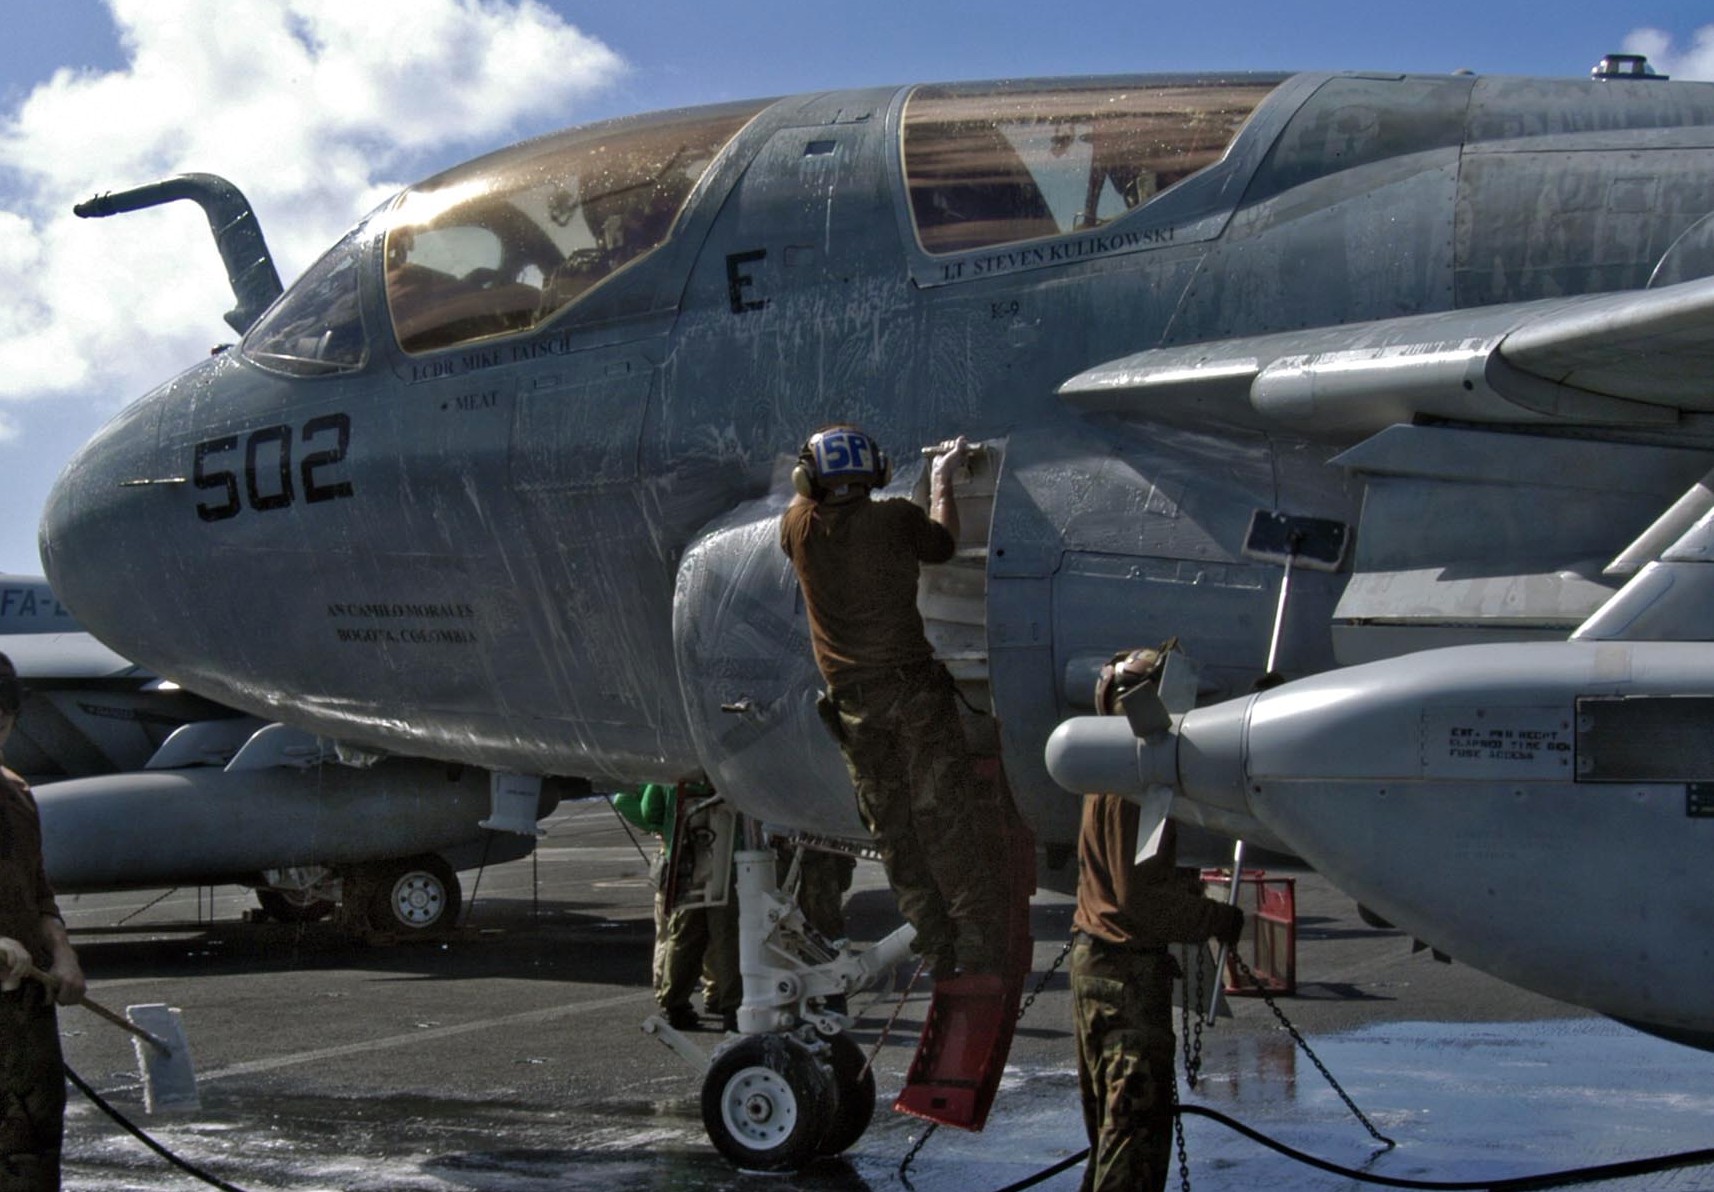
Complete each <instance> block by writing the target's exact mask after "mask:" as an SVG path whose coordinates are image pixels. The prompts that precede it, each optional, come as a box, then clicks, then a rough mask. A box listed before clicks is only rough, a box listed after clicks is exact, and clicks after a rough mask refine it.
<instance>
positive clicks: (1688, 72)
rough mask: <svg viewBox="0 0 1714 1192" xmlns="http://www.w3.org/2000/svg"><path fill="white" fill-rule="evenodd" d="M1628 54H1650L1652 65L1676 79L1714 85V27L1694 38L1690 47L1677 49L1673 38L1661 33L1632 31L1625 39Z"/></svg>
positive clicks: (1707, 28) (1700, 32)
mask: <svg viewBox="0 0 1714 1192" xmlns="http://www.w3.org/2000/svg"><path fill="white" fill-rule="evenodd" d="M1623 48H1624V51H1625V52H1626V53H1627V54H1647V55H1648V59H1649V65H1651V66H1653V67H1654V68H1655V69H1656V70H1658V71H1660V72H1661V73H1662V74H1665V75H1671V76H1672V77H1673V78H1675V79H1687V80H1697V79H1700V80H1703V81H1714V25H1704V26H1702V28H1700V29H1698V30H1697V31H1696V32H1695V33H1693V34H1692V35H1691V44H1690V46H1689V48H1687V49H1684V50H1679V49H1677V48H1676V47H1675V46H1674V45H1673V42H1672V34H1670V33H1667V32H1665V31H1664V30H1661V29H1652V28H1642V29H1633V30H1631V32H1630V33H1628V34H1626V35H1625V41H1624V47H1623Z"/></svg>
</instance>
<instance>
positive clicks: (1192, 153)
mask: <svg viewBox="0 0 1714 1192" xmlns="http://www.w3.org/2000/svg"><path fill="white" fill-rule="evenodd" d="M1279 82H1280V79H1279V78H1277V77H1275V78H1257V77H1253V76H1252V77H1245V78H1239V79H1220V78H1201V79H1197V78H1183V79H1179V78H1163V77H1153V78H1150V77H1146V76H1133V77H1126V78H1111V79H1083V80H1046V81H1030V82H1017V83H962V84H952V85H933V86H921V87H917V88H916V89H915V90H913V91H912V92H911V93H910V95H909V97H908V98H907V100H906V102H905V107H904V119H903V137H902V141H903V143H902V163H903V172H904V180H905V186H906V189H907V192H908V194H909V208H910V213H911V218H912V221H913V223H914V226H915V230H916V235H917V239H918V241H919V242H920V244H921V245H922V247H923V249H924V250H925V251H927V252H930V253H935V254H944V253H956V252H964V251H968V250H971V249H977V248H985V247H988V246H991V245H997V244H1008V243H1013V242H1016V241H1022V240H1033V239H1037V238H1040V237H1046V236H1059V235H1066V234H1069V233H1073V232H1080V231H1085V230H1088V229H1090V228H1095V227H1099V226H1101V225H1102V224H1105V223H1109V222H1111V221H1112V220H1115V219H1117V218H1119V217H1120V216H1122V215H1124V214H1126V213H1127V212H1129V211H1132V210H1134V209H1136V208H1138V207H1140V206H1142V205H1143V204H1145V203H1147V202H1148V201H1149V200H1150V199H1151V198H1153V197H1154V196H1155V195H1156V194H1158V193H1160V192H1161V191H1163V190H1165V189H1167V188H1168V187H1170V186H1172V185H1174V184H1175V183H1177V182H1179V181H1180V180H1182V179H1184V178H1186V177H1188V176H1190V175H1191V174H1194V173H1196V172H1197V171H1199V170H1201V169H1203V168H1205V167H1207V166H1209V165H1211V164H1213V163H1214V162H1216V161H1218V160H1219V159H1220V157H1221V156H1222V155H1223V154H1224V153H1225V152H1226V149H1227V146H1228V145H1230V144H1231V142H1232V139H1233V137H1234V136H1236V135H1237V132H1238V130H1239V128H1240V127H1241V126H1242V125H1243V124H1244V122H1245V121H1246V120H1247V119H1248V118H1249V116H1250V113H1251V112H1252V111H1253V110H1254V109H1255V108H1256V106H1257V105H1258V104H1260V103H1261V101H1262V100H1263V99H1264V98H1265V97H1266V96H1267V95H1268V93H1269V92H1270V91H1272V90H1273V89H1274V88H1275V87H1276V86H1277V85H1278V84H1279ZM772 102H773V101H772V100H752V101H748V102H743V103H730V104H723V105H718V106H712V107H702V108H690V109H683V110H680V111H675V112H661V113H656V114H654V115H649V116H641V117H631V118H627V119H623V120H614V121H607V122H605V123H601V124H592V125H587V126H584V127H580V128H573V129H569V130H567V131H565V132H562V133H557V134H555V135H553V136H548V137H542V138H539V139H537V140H534V141H529V142H526V143H524V144H522V145H516V146H513V147H512V148H509V149H503V150H501V151H499V152H498V153H492V154H489V155H488V156H486V157H482V158H479V159H477V160H476V161H472V162H469V163H467V164H465V165H462V166H458V167H455V168H453V169H451V170H448V171H446V172H445V173H443V174H439V175H437V176H435V177H433V178H430V179H429V180H428V181H426V182H424V183H422V184H420V185H418V186H415V187H412V188H411V189H409V190H407V191H405V192H404V193H403V194H401V195H399V196H398V197H397V198H396V199H394V200H393V201H392V202H390V203H389V204H387V205H385V206H383V207H382V208H381V209H380V210H378V211H376V212H375V213H374V214H373V215H371V216H370V217H369V218H368V219H366V220H364V222H363V223H362V224H360V225H359V226H358V227H357V228H356V229H355V230H353V231H352V232H351V233H350V234H349V235H347V236H346V237H345V239H343V240H341V241H340V242H339V244H337V245H335V246H334V248H333V249H332V250H331V251H329V252H328V253H327V254H326V255H325V256H324V257H322V259H321V260H320V261H318V262H316V264H315V265H313V266H311V267H310V269H309V270H308V271H307V272H305V274H304V275H303V277H302V278H300V279H299V280H298V282H297V283H296V284H295V285H294V286H293V287H292V288H291V289H290V290H289V291H287V293H286V294H285V295H284V296H283V297H282V298H281V299H280V300H279V301H278V302H276V303H275V304H274V306H273V307H272V308H271V309H270V310H269V311H268V312H267V313H266V314H265V315H264V316H263V317H262V318H261V319H260V320H259V321H258V322H257V324H256V326H255V327H254V328H253V329H252V330H251V332H250V334H249V336H248V337H246V340H245V343H244V353H245V355H246V356H247V357H248V358H249V359H251V360H252V361H254V362H255V363H257V364H260V365H262V366H263V367H265V368H270V369H273V370H275V371H279V372H287V373H292V374H295V375H299V376H319V375H325V374H329V373H340V372H348V371H351V370H353V369H357V368H361V367H362V366H363V365H364V363H365V362H366V361H367V359H368V355H367V353H368V338H367V337H366V336H365V334H364V329H363V323H362V319H361V317H360V314H359V302H358V275H359V273H360V271H361V270H360V268H359V266H360V265H361V264H362V262H363V261H364V260H366V259H367V257H366V254H367V252H368V251H369V247H370V246H371V245H373V244H374V242H375V239H376V238H377V236H379V237H380V238H381V240H382V256H383V259H384V262H385V269H384V277H385V293H386V309H387V313H388V315H389V316H390V318H391V321H392V325H393V330H394V332H395V334H396V335H397V338H398V342H399V344H400V346H401V347H402V348H404V350H405V351H407V352H412V353H416V352H430V351H435V350H438V349H442V348H448V347H452V346H454V345H457V344H463V343H467V342H469V341H472V340H478V339H483V338H486V337H489V336H494V335H503V334H512V333H516V332H520V331H527V330H529V329H530V328H532V327H535V326H537V325H539V324H541V323H543V322H545V321H546V320H548V319H550V318H551V317H553V316H554V315H555V314H556V313H558V312H559V311H561V310H563V309H564V308H565V307H567V306H568V305H570V304H571V303H573V302H575V301H576V300H577V299H579V298H580V297H582V296H583V295H584V294H586V293H588V292H589V291H590V290H592V289H593V288H594V287H596V286H598V285H600V284H601V283H602V282H604V281H605V280H606V279H608V278H611V277H613V276H615V275H616V274H618V273H620V272H621V271H622V270H624V269H626V268H627V267H628V266H630V265H631V264H632V263H633V262H635V261H637V260H638V259H640V258H642V257H645V256H647V255H648V254H649V253H650V252H652V251H653V250H655V249H656V248H658V247H660V246H661V245H662V244H663V243H665V242H666V240H667V238H668V236H669V235H670V234H671V232H672V230H673V227H674V225H675V223H676V221H677V219H678V217H679V213H680V212H681V211H682V210H683V209H684V206H685V204H686V202H687V200H688V199H689V198H690V196H691V193H692V192H693V191H694V190H695V189H696V186H697V183H698V182H699V181H700V180H701V179H702V177H703V175H704V174H705V173H706V172H707V170H708V168H709V167H710V166H711V165H712V164H713V163H714V161H715V159H716V158H718V157H719V155H720V153H721V151H722V150H723V149H725V148H726V146H727V145H728V144H729V143H730V142H731V140H732V138H733V137H735V136H736V135H737V134H738V132H739V131H740V130H741V129H742V128H743V127H744V126H745V125H746V124H748V123H749V122H750V120H751V119H753V118H754V117H755V116H756V114H757V113H758V112H760V111H762V109H764V108H765V107H767V106H768V105H769V104H770V103H772Z"/></svg>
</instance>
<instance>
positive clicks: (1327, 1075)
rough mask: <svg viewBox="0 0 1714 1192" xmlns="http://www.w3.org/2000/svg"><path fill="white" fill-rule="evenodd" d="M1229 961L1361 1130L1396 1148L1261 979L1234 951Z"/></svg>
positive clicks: (1394, 1143) (1389, 1147) (1388, 1146)
mask: <svg viewBox="0 0 1714 1192" xmlns="http://www.w3.org/2000/svg"><path fill="white" fill-rule="evenodd" d="M1231 959H1232V962H1233V963H1234V964H1236V965H1237V966H1238V973H1239V975H1240V976H1242V977H1243V978H1244V979H1245V980H1247V981H1248V982H1249V983H1250V984H1252V985H1254V986H1255V987H1256V992H1258V993H1260V994H1261V995H1262V1001H1264V1002H1265V1003H1267V1007H1268V1009H1270V1010H1272V1011H1273V1012H1274V1017H1275V1018H1277V1019H1279V1022H1280V1025H1281V1026H1283V1027H1284V1028H1285V1029H1286V1032H1287V1033H1288V1034H1290V1035H1291V1037H1292V1042H1294V1043H1296V1044H1297V1045H1298V1047H1299V1048H1301V1049H1302V1050H1303V1054H1305V1055H1307V1056H1308V1057H1309V1061H1310V1063H1312V1064H1314V1065H1315V1069H1316V1071H1318V1072H1320V1073H1321V1075H1322V1078H1323V1079H1325V1080H1326V1081H1327V1083H1328V1085H1329V1086H1331V1087H1332V1089H1333V1091H1334V1092H1336V1093H1338V1094H1339V1099H1340V1100H1341V1101H1343V1102H1345V1108H1347V1109H1349V1110H1350V1111H1351V1112H1352V1114H1354V1115H1355V1116H1356V1118H1357V1120H1358V1121H1359V1122H1362V1123H1363V1128H1364V1129H1365V1130H1367V1131H1368V1132H1369V1135H1370V1137H1372V1138H1373V1139H1374V1140H1375V1141H1376V1142H1379V1143H1383V1144H1385V1145H1386V1146H1387V1148H1388V1149H1391V1148H1393V1147H1395V1146H1397V1145H1398V1143H1396V1142H1394V1141H1393V1140H1392V1139H1390V1138H1388V1137H1387V1136H1386V1135H1385V1134H1382V1133H1381V1132H1380V1131H1379V1130H1377V1129H1375V1124H1374V1123H1373V1122H1371V1121H1370V1120H1369V1119H1368V1118H1367V1117H1366V1116H1365V1115H1364V1113H1363V1111H1362V1110H1361V1109H1358V1108H1357V1103H1356V1102H1355V1101H1353V1100H1351V1097H1350V1095H1349V1094H1348V1093H1346V1091H1345V1090H1344V1089H1343V1088H1341V1087H1340V1085H1339V1082H1338V1081H1337V1080H1335V1079H1333V1073H1331V1072H1329V1071H1328V1070H1327V1065H1326V1064H1324V1063H1322V1062H1321V1057H1320V1056H1318V1055H1316V1054H1315V1052H1314V1051H1313V1050H1311V1049H1310V1046H1309V1044H1308V1043H1307V1042H1305V1041H1304V1038H1303V1036H1302V1035H1301V1034H1299V1033H1298V1030H1297V1027H1295V1026H1293V1025H1292V1022H1291V1019H1289V1018H1287V1017H1286V1016H1285V1011H1284V1010H1281V1009H1280V1008H1279V1006H1278V1004H1276V1003H1275V1001H1274V999H1273V995H1272V994H1270V993H1269V992H1268V988H1267V986H1265V985H1263V984H1262V980H1261V978H1260V977H1258V976H1256V974H1255V973H1253V972H1252V971H1250V966H1249V965H1247V964H1245V963H1244V958H1243V957H1242V956H1239V955H1238V953H1237V952H1236V951H1234V952H1232V953H1231Z"/></svg>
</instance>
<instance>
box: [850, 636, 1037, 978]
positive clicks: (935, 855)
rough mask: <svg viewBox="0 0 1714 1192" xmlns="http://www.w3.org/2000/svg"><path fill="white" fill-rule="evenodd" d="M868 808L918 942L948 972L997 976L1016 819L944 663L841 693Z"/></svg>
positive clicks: (901, 671)
mask: <svg viewBox="0 0 1714 1192" xmlns="http://www.w3.org/2000/svg"><path fill="white" fill-rule="evenodd" d="M830 696H831V704H832V709H833V711H834V712H835V713H836V714H837V715H836V718H833V717H830V718H829V727H830V728H832V729H833V730H834V733H835V736H837V737H838V738H839V746H840V749H841V751H843V753H844V754H845V764H846V767H847V768H848V769H849V770H850V771H851V782H852V785H853V786H854V787H855V789H856V793H857V809H858V811H859V812H860V813H861V814H862V816H863V822H864V823H865V824H866V825H867V826H868V828H869V832H870V834H871V835H873V836H874V838H875V845H876V847H877V849H879V851H880V854H881V861H882V864H884V865H885V866H886V869H887V880H888V882H889V883H891V885H892V887H893V894H894V896H895V897H896V898H897V899H898V903H899V911H900V912H901V913H902V914H903V915H904V917H905V918H906V919H907V920H909V921H910V923H911V925H912V926H913V927H915V928H916V931H917V936H916V942H915V943H914V944H912V947H913V948H914V949H915V950H916V951H917V952H918V953H920V954H922V955H923V956H926V957H929V958H930V959H931V960H932V961H933V962H934V964H935V965H936V967H937V968H942V969H943V970H944V969H945V968H948V967H950V966H951V965H952V964H954V963H956V964H957V965H959V966H961V967H963V968H964V969H966V970H968V971H975V972H996V971H999V969H1000V968H1001V967H1002V964H1003V962H1004V960H1005V956H1006V947H1007V943H1008V921H1007V911H1008V902H1009V891H1010V886H1009V883H1008V880H1007V878H1008V875H1007V873H1006V868H1005V866H1006V857H1007V849H1006V846H1005V841H1004V838H1003V835H1002V833H1003V832H1004V830H1005V827H1004V826H1005V825H1006V824H1007V823H1009V822H1010V820H1011V818H1012V817H1013V816H1014V815H1015V813H1014V812H1012V811H1011V809H1010V807H1009V806H1005V805H1003V804H1002V799H1003V796H1002V795H1001V794H1000V793H999V792H998V791H997V790H996V789H995V788H994V786H993V785H992V784H991V783H989V782H986V781H984V780H982V779H981V778H979V777H978V776H977V775H976V773H975V771H974V769H973V766H972V761H971V757H970V752H969V747H968V746H967V745H966V743H965V739H964V725H963V722H962V721H961V720H960V719H959V716H958V704H957V696H956V694H955V692H954V689H953V685H952V676H951V675H949V674H947V672H946V668H945V667H944V666H942V665H941V664H940V663H938V662H929V663H925V664H922V665H919V666H910V667H900V668H898V669H897V670H891V671H886V672H882V673H880V674H879V676H878V677H875V678H872V679H869V678H866V679H864V680H863V681H862V682H860V683H855V684H850V685H845V684H842V685H840V686H839V687H837V688H835V689H834V690H833V691H832V692H831V693H830Z"/></svg>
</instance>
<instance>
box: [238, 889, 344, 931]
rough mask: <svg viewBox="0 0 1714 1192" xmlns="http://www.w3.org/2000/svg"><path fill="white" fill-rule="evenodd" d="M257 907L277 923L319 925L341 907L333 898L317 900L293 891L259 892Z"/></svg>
mask: <svg viewBox="0 0 1714 1192" xmlns="http://www.w3.org/2000/svg"><path fill="white" fill-rule="evenodd" d="M256 905H257V906H259V907H261V908H262V911H263V913H264V914H266V915H267V916H268V917H269V918H270V919H272V920H274V921H275V922H276V923H319V922H321V920H323V919H325V918H327V917H328V916H329V915H331V914H332V913H333V912H334V909H335V908H336V907H337V906H338V905H339V904H338V903H336V902H334V901H333V900H332V899H331V898H317V897H315V896H314V895H306V894H303V893H300V892H297V891H291V890H257V891H256Z"/></svg>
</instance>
